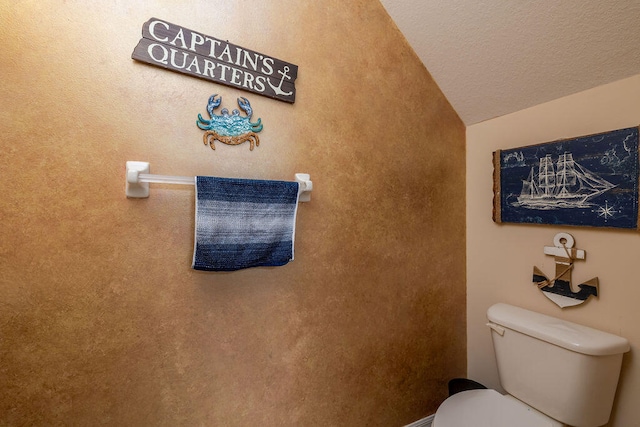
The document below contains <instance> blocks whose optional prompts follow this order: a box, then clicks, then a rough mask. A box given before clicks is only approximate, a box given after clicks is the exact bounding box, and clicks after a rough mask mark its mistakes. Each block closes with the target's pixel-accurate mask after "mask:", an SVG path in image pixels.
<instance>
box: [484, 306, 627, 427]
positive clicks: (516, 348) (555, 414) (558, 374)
mask: <svg viewBox="0 0 640 427" xmlns="http://www.w3.org/2000/svg"><path fill="white" fill-rule="evenodd" d="M487 317H488V319H489V321H490V323H489V324H488V326H490V327H491V337H492V340H493V346H494V349H495V353H496V361H497V364H498V372H499V375H500V384H501V385H502V387H503V388H504V389H505V390H506V391H507V393H509V394H510V395H512V396H514V397H516V398H517V399H519V400H521V401H523V402H524V403H526V404H528V405H529V406H532V407H534V408H535V409H537V410H539V411H540V412H543V413H545V414H546V415H548V416H550V417H552V418H555V419H556V420H558V421H560V422H562V423H565V424H569V425H571V426H575V427H598V426H601V425H603V424H606V423H607V422H608V420H609V416H610V414H611V408H612V406H613V399H614V397H615V393H616V387H617V385H618V377H619V375H620V366H621V364H622V355H623V353H625V352H627V351H629V348H630V347H629V341H627V340H626V339H625V338H622V337H619V336H616V335H613V334H609V333H606V332H602V331H598V330H596V329H592V328H589V327H586V326H582V325H578V324H576V323H571V322H567V321H564V320H561V319H557V318H555V317H551V316H546V315H543V314H540V313H535V312H533V311H529V310H525V309H522V308H519V307H515V306H512V305H508V304H495V305H493V306H491V307H490V308H489V310H488V311H487Z"/></svg>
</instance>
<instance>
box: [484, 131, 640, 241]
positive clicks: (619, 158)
mask: <svg viewBox="0 0 640 427" xmlns="http://www.w3.org/2000/svg"><path fill="white" fill-rule="evenodd" d="M493 165H494V176H493V186H494V206H493V220H494V221H495V222H496V223H519V224H547V225H563V226H564V225H569V226H587V227H609V228H623V229H632V230H637V229H638V170H639V168H638V127H632V128H626V129H619V130H614V131H610V132H604V133H599V134H594V135H586V136H581V137H577V138H571V139H562V140H557V141H553V142H547V143H543V144H537V145H530V146H525V147H519V148H513V149H509V150H498V151H495V152H494V153H493Z"/></svg>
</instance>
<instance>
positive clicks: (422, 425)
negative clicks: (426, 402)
mask: <svg viewBox="0 0 640 427" xmlns="http://www.w3.org/2000/svg"><path fill="white" fill-rule="evenodd" d="M434 417H435V415H429V416H428V417H425V418H422V419H420V420H418V421H415V422H413V423H411V424H407V425H406V426H404V427H431V424H432V423H433V418H434Z"/></svg>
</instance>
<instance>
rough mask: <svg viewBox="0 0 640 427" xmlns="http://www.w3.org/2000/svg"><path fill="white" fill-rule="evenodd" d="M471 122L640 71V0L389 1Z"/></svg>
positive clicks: (386, 4)
mask: <svg viewBox="0 0 640 427" xmlns="http://www.w3.org/2000/svg"><path fill="white" fill-rule="evenodd" d="M381 2H382V4H383V5H384V7H385V8H386V9H387V11H388V13H389V15H391V17H392V18H393V20H394V21H395V22H396V24H397V26H398V28H399V29H400V30H401V31H402V32H403V34H404V35H405V37H406V39H407V40H408V41H409V43H410V44H411V45H412V47H413V49H414V50H415V51H416V53H417V55H418V56H419V57H420V59H421V60H422V62H423V63H424V64H425V66H426V67H427V69H428V70H429V72H430V73H431V75H432V76H433V78H434V79H435V80H436V82H437V83H438V85H439V86H440V88H441V89H442V91H443V92H444V94H445V95H446V97H447V99H449V102H451V104H452V105H453V107H454V108H455V109H456V111H457V112H458V114H459V115H460V117H461V118H462V120H463V121H464V122H465V124H467V125H471V124H474V123H478V122H481V121H483V120H487V119H491V118H494V117H498V116H502V115H505V114H509V113H512V112H514V111H518V110H522V109H524V108H527V107H531V106H533V105H537V104H540V103H543V102H546V101H550V100H553V99H556V98H560V97H563V96H567V95H570V94H572V93H576V92H580V91H582V90H586V89H590V88H592V87H596V86H600V85H602V84H606V83H610V82H613V81H616V80H620V79H623V78H626V77H630V76H632V75H635V74H640V1H639V0H563V1H557V0H540V1H526V0H507V1H505V0H381Z"/></svg>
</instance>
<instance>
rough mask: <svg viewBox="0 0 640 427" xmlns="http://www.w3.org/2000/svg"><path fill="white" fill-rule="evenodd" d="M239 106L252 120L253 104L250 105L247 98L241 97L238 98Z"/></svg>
mask: <svg viewBox="0 0 640 427" xmlns="http://www.w3.org/2000/svg"><path fill="white" fill-rule="evenodd" d="M238 105H239V106H240V108H242V110H243V111H244V112H245V113H247V116H248V117H249V118H251V116H252V115H253V109H252V108H251V103H249V100H248V99H247V98H244V97H240V98H238Z"/></svg>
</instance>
